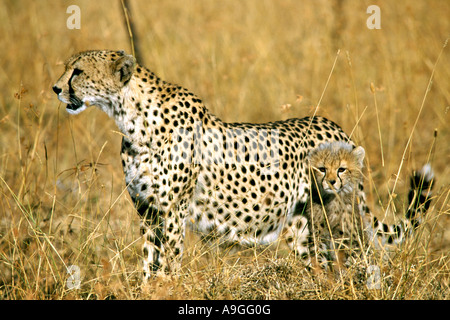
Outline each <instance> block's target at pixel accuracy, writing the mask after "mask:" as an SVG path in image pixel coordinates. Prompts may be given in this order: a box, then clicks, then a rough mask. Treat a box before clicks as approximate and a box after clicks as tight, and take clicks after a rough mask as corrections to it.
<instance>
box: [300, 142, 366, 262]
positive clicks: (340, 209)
mask: <svg viewBox="0 0 450 320" xmlns="http://www.w3.org/2000/svg"><path fill="white" fill-rule="evenodd" d="M364 156H365V151H364V149H363V148H362V147H360V146H359V147H356V148H354V147H353V146H352V145H350V144H348V143H345V142H332V143H323V144H321V145H319V146H318V147H317V148H315V149H313V150H311V151H310V152H309V154H308V157H307V159H308V161H309V166H310V173H311V177H312V179H311V199H310V201H309V203H308V205H307V207H306V212H305V213H306V216H307V218H308V220H309V223H310V226H311V229H310V230H311V234H310V236H309V250H310V254H311V255H312V256H313V257H312V258H313V259H312V261H313V262H317V263H318V264H319V266H320V267H322V268H326V267H327V266H328V263H329V262H330V261H334V262H335V263H337V265H338V266H339V265H342V264H343V263H346V262H347V263H348V257H349V256H350V255H353V253H355V252H357V251H358V249H359V248H362V247H363V243H362V242H363V239H364V237H363V229H364V228H363V225H362V221H361V216H360V214H359V213H358V209H357V208H358V205H357V203H356V199H357V197H356V193H357V188H358V185H359V184H361V183H362V178H363V177H362V168H363V160H364ZM347 263H346V264H347Z"/></svg>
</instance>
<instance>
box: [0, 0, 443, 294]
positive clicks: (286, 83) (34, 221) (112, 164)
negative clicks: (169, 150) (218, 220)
mask: <svg viewBox="0 0 450 320" xmlns="http://www.w3.org/2000/svg"><path fill="white" fill-rule="evenodd" d="M70 4H73V3H71V2H70V1H69V2H68V1H58V2H52V3H51V4H50V3H47V2H41V1H23V0H22V1H12V0H11V1H2V2H1V3H0V31H1V34H2V37H1V38H0V45H1V47H2V52H1V60H0V63H1V64H0V88H1V89H0V90H1V95H0V130H1V135H0V299H107V298H118V299H146V298H154V299H449V297H450V293H449V286H450V283H449V271H450V266H449V249H450V234H449V231H448V230H449V226H450V224H449V203H448V198H449V194H450V188H449V173H450V172H449V166H448V161H449V160H450V157H449V156H450V152H449V151H450V148H449V143H448V141H449V140H450V132H449V125H448V123H449V122H450V121H449V120H450V119H449V114H448V111H449V106H450V91H449V88H450V81H449V79H450V75H449V70H450V58H449V48H448V46H447V47H446V48H444V49H443V46H444V43H445V41H446V39H447V38H448V36H449V33H448V32H449V30H450V20H449V19H448V16H449V13H450V4H449V3H448V1H440V0H435V1H414V2H411V1H377V4H378V5H379V6H380V8H381V27H382V29H381V30H369V29H368V28H367V27H366V19H367V18H368V16H369V15H368V14H367V13H366V9H367V7H368V6H369V5H370V4H372V3H371V2H370V1H358V2H356V1H339V0H337V1H325V0H323V1H307V2H305V1H296V0H277V1H273V0H267V1H265V0H246V1H204V0H196V1H190V2H185V1H136V2H133V3H132V10H133V15H134V19H135V23H136V26H137V29H138V32H139V38H140V45H141V50H142V53H143V59H144V60H145V61H143V62H144V64H145V65H146V66H147V67H148V68H150V69H151V70H153V71H154V72H156V73H157V74H158V75H160V76H161V77H162V78H164V79H166V80H168V81H170V82H174V83H178V84H181V85H183V86H184V87H186V88H189V89H190V90H191V91H193V92H195V93H196V94H198V95H199V96H200V97H202V98H203V100H204V102H205V103H206V105H207V106H208V108H209V109H210V110H211V111H212V112H213V113H215V114H216V115H218V116H219V117H221V118H222V119H224V120H225V121H247V122H250V121H251V122H263V121H271V120H274V119H285V118H288V117H303V116H306V115H311V114H313V113H316V114H320V115H324V116H327V117H329V118H330V119H333V120H334V121H336V122H337V123H339V124H340V125H341V126H342V127H343V128H344V130H345V131H346V132H348V133H352V136H353V138H354V140H355V141H356V142H357V143H359V144H361V145H362V146H364V148H365V149H366V154H367V162H366V165H367V167H368V168H367V169H366V171H365V173H366V181H367V186H366V190H367V194H368V197H369V204H370V206H371V207H372V209H373V211H374V212H376V213H377V214H378V215H380V216H383V215H384V214H385V211H388V213H389V214H390V213H392V212H393V211H394V210H392V208H393V207H392V205H389V207H390V209H387V208H388V204H390V203H392V204H395V208H396V210H397V215H401V214H402V213H403V212H404V211H405V205H406V203H405V196H406V192H407V190H408V175H409V174H410V172H411V170H413V169H416V168H419V167H420V166H421V165H423V164H424V163H425V162H430V163H431V164H432V166H433V168H434V170H435V172H436V175H437V183H436V186H435V195H434V199H433V203H432V207H431V209H430V211H429V213H428V220H427V223H426V224H425V225H424V227H423V228H422V229H421V230H420V232H419V233H420V236H421V237H420V239H419V240H418V241H411V242H410V243H408V244H406V245H405V246H404V247H403V248H402V250H399V251H398V252H397V254H396V255H394V257H393V258H392V261H391V263H390V264H389V266H388V267H384V266H383V265H382V264H381V263H380V264H379V267H380V271H381V273H380V276H381V282H380V288H379V289H369V288H368V287H367V286H366V284H365V283H364V282H363V283H359V282H357V281H356V280H355V279H356V278H357V277H356V276H355V275H354V274H351V273H350V274H349V275H347V276H345V277H343V278H341V279H329V278H327V277H326V276H313V275H311V274H310V273H308V272H306V271H305V270H303V269H302V268H301V267H300V266H299V264H298V263H297V262H296V261H295V260H294V259H293V258H291V257H290V256H289V255H287V254H286V253H285V252H284V251H283V249H282V248H269V249H267V250H266V249H262V250H258V251H256V250H250V249H249V250H247V252H240V253H234V254H229V255H225V254H224V253H221V252H207V253H205V250H204V248H202V247H203V245H202V244H201V243H200V242H199V241H198V239H196V238H195V236H194V235H189V241H188V242H189V243H188V246H187V250H186V254H185V263H184V266H185V267H184V268H183V270H182V271H181V272H180V273H179V274H178V275H177V276H176V277H172V278H167V279H157V280H155V281H154V282H152V283H150V285H149V286H148V287H146V288H141V287H140V275H139V272H138V270H139V266H140V245H141V243H140V238H139V220H138V216H137V214H136V213H135V211H134V208H133V205H132V203H131V202H130V199H129V197H128V194H127V192H126V190H125V185H124V179H123V173H122V169H121V164H120V159H119V148H120V146H119V145H120V139H121V137H120V135H119V134H118V133H117V132H116V130H117V129H116V128H115V126H114V123H113V121H111V120H110V119H108V118H107V116H106V115H105V114H103V113H101V112H100V111H99V110H96V109H95V108H91V109H90V110H87V111H85V112H84V113H82V114H80V115H78V116H72V117H70V116H69V115H68V114H67V113H66V112H65V110H64V107H65V106H63V105H62V104H61V103H59V102H58V101H57V99H56V96H55V95H54V94H53V93H52V91H51V86H52V84H53V83H54V82H55V81H56V79H57V78H58V77H59V75H60V74H61V73H62V71H63V67H62V62H63V61H64V60H65V59H66V58H68V57H69V56H70V55H72V54H73V53H76V52H78V51H81V50H87V49H103V48H105V49H125V50H126V51H128V52H129V51H130V42H129V37H128V34H127V31H126V28H125V26H124V22H123V20H122V11H121V10H122V9H121V5H120V2H119V1H114V2H110V1H104V2H102V1H100V2H98V1H97V2H92V1H76V4H77V5H79V7H80V8H81V29H80V30H69V29H67V28H66V19H67V18H68V16H69V15H68V14H67V13H66V9H67V7H68V6H69V5H70ZM339 49H340V51H339V54H337V53H338V50H339ZM438 57H439V59H438ZM334 63H335V64H334ZM333 64H334V67H333ZM431 76H432V83H431V86H429V84H430V79H431ZM326 84H327V85H326ZM319 101H320V105H319V106H318V102H319ZM435 133H437V136H435ZM71 265H76V266H79V268H80V275H81V286H80V289H69V288H68V286H67V280H68V277H69V274H68V273H67V268H68V267H69V266H71Z"/></svg>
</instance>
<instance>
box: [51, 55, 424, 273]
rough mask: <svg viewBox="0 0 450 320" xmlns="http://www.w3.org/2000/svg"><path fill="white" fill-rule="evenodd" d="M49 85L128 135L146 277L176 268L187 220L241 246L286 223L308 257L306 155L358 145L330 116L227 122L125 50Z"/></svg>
mask: <svg viewBox="0 0 450 320" xmlns="http://www.w3.org/2000/svg"><path fill="white" fill-rule="evenodd" d="M53 91H54V92H55V93H56V94H57V95H58V98H59V99H60V100H61V101H62V102H64V103H67V108H66V109H67V111H68V112H69V113H71V114H77V113H80V112H82V111H83V110H85V109H86V108H87V107H89V106H91V105H95V106H97V107H98V108H100V109H101V110H103V111H104V112H106V113H107V114H108V115H109V116H110V117H111V118H113V119H114V120H115V122H116V124H117V126H118V127H119V129H120V131H121V132H122V133H123V135H124V137H123V140H122V150H121V157H122V164H123V170H124V173H125V180H126V185H127V188H128V191H129V194H130V196H131V198H132V200H133V202H134V204H135V206H136V209H137V212H138V213H139V215H140V216H141V218H142V232H143V235H144V244H143V254H144V266H143V270H144V279H148V278H149V277H150V276H151V274H153V273H155V272H157V271H158V270H162V271H164V272H167V271H173V270H176V269H178V268H179V267H180V260H181V255H182V251H183V241H184V234H185V229H186V226H187V225H191V226H192V227H193V228H194V229H195V230H197V231H200V232H202V233H204V234H208V235H211V234H213V235H216V236H218V237H220V238H221V239H222V240H223V241H224V242H239V243H241V244H267V243H271V242H273V241H275V240H277V239H278V238H279V237H280V236H281V235H282V234H283V232H282V231H283V230H284V229H285V227H286V226H288V227H289V228H290V230H291V232H292V236H291V237H289V238H288V239H287V243H288V245H289V246H290V248H291V249H292V250H293V251H294V252H295V254H296V255H298V256H299V257H302V258H304V259H305V261H308V260H309V258H308V257H309V248H308V238H309V235H310V234H311V231H310V225H308V220H307V218H306V216H304V215H303V213H304V210H303V208H304V207H305V204H306V203H307V201H308V198H309V194H310V190H311V188H310V185H311V184H310V176H309V174H308V164H307V161H306V156H307V154H308V152H309V151H310V150H312V149H314V148H315V147H316V146H318V145H319V144H320V143H324V142H333V141H343V142H347V143H349V144H350V145H351V146H354V144H353V143H352V141H350V139H349V137H348V136H347V135H346V134H345V133H344V132H343V131H342V129H341V128H340V127H339V126H338V125H337V124H335V123H334V122H332V121H330V120H328V119H325V118H323V117H318V116H316V117H306V118H303V119H289V120H286V121H276V122H270V123H263V124H251V123H226V122H223V121H221V120H220V119H218V118H217V117H216V116H214V115H213V114H211V113H210V112H209V111H208V110H207V109H206V107H205V106H204V105H203V103H202V101H201V100H200V99H199V98H198V97H197V96H196V95H194V94H193V93H191V92H190V91H188V90H186V89H184V88H182V87H180V86H177V85H173V84H170V83H167V82H165V81H163V80H161V79H160V78H159V77H157V76H156V75H155V74H154V73H153V72H151V71H149V70H148V69H146V68H144V67H143V66H140V65H138V64H137V63H136V61H135V59H134V57H133V56H131V55H127V54H125V53H124V52H123V51H109V50H101V51H85V52H81V53H78V54H76V55H74V56H72V57H71V58H69V59H68V60H67V61H66V63H65V72H64V73H63V75H62V76H61V77H60V79H59V80H58V81H57V82H56V84H55V85H54V86H53ZM356 197H357V198H358V208H357V212H358V213H359V214H360V215H361V216H367V215H370V210H369V209H368V208H367V206H366V205H365V195H364V191H363V185H362V183H360V184H359V185H358V188H357V190H356ZM410 216H411V217H413V218H414V219H416V218H417V217H418V214H417V215H416V214H411V215H410ZM293 219H295V220H296V223H295V224H293ZM379 228H381V226H374V229H373V230H374V232H377V230H378V229H379ZM383 228H385V226H383ZM403 234H404V232H401V233H400V232H396V233H394V236H395V237H396V238H398V239H400V238H402V237H403Z"/></svg>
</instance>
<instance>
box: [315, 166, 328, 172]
mask: <svg viewBox="0 0 450 320" xmlns="http://www.w3.org/2000/svg"><path fill="white" fill-rule="evenodd" d="M317 169H318V170H319V171H320V172H322V173H325V172H326V171H327V169H325V168H324V167H319V168H317Z"/></svg>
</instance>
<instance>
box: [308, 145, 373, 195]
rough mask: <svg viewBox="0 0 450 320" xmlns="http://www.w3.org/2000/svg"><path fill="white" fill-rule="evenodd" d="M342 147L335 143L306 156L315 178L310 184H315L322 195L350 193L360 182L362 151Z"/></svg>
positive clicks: (359, 148) (361, 149)
mask: <svg viewBox="0 0 450 320" xmlns="http://www.w3.org/2000/svg"><path fill="white" fill-rule="evenodd" d="M342 145H343V143H342V142H335V143H331V144H326V146H319V147H318V148H317V149H314V150H313V151H312V152H311V153H310V154H309V156H308V159H309V163H310V167H311V169H312V173H313V176H314V178H315V180H314V179H313V181H312V183H313V184H315V183H317V186H318V188H319V190H321V191H322V192H324V193H328V194H334V193H338V194H339V193H351V192H353V190H354V188H355V185H356V184H357V183H358V182H360V181H361V170H362V167H363V159H364V149H363V148H362V147H357V148H355V149H353V148H352V147H350V145H347V144H346V145H347V146H348V147H343V146H342Z"/></svg>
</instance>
